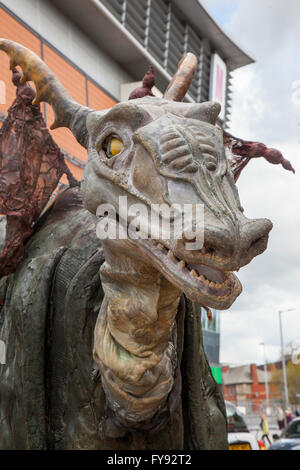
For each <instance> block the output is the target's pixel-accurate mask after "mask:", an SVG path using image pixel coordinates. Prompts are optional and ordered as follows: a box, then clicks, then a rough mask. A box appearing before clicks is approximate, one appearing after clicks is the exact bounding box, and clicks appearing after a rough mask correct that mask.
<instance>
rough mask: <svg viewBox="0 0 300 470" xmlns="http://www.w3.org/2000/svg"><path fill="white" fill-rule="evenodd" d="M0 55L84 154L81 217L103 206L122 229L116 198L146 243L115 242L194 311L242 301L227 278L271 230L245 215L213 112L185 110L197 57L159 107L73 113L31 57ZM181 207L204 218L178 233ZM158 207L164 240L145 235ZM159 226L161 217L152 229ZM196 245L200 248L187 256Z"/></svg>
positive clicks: (131, 105) (146, 104)
mask: <svg viewBox="0 0 300 470" xmlns="http://www.w3.org/2000/svg"><path fill="white" fill-rule="evenodd" d="M0 49H2V50H4V51H5V52H6V53H7V54H8V55H9V56H10V65H11V68H14V67H16V66H17V65H20V66H21V68H22V70H23V79H22V80H23V81H24V82H25V81H26V80H33V81H34V82H35V85H36V89H37V96H36V98H35V101H34V103H39V102H41V101H47V102H48V103H49V104H50V105H51V106H52V107H53V109H54V112H55V123H54V124H53V125H52V126H51V127H52V128H56V127H62V126H65V127H68V128H69V129H70V130H71V131H72V132H73V134H74V135H75V137H76V138H77V140H78V141H79V142H80V143H81V145H83V146H84V147H86V148H87V149H88V162H87V164H86V167H85V170H84V176H83V181H82V184H81V186H82V193H83V197H84V201H85V205H86V207H87V209H88V210H89V211H91V212H92V213H94V214H96V213H97V209H98V207H99V206H100V205H103V204H110V205H111V206H112V207H114V209H115V213H116V214H117V217H118V223H119V224H120V225H122V224H123V225H124V224H125V225H126V224H128V223H132V220H133V219H134V217H133V216H131V217H130V216H129V217H128V219H127V220H125V221H124V218H123V217H122V216H121V214H120V213H119V207H120V204H119V203H120V198H124V197H125V196H126V201H127V202H126V203H127V211H128V214H130V209H131V207H133V205H137V204H138V205H143V207H146V208H147V214H148V215H147V216H145V217H144V219H145V220H144V222H145V224H146V225H147V224H148V236H146V237H139V238H134V239H133V238H128V239H127V240H122V241H118V242H119V243H122V244H125V245H127V246H128V247H131V250H132V253H133V256H137V255H139V257H141V258H142V259H143V260H146V261H147V263H148V264H149V265H151V266H153V268H154V269H156V270H158V271H160V272H161V274H162V275H163V276H164V277H165V278H166V279H167V280H168V281H169V282H171V284H173V285H174V286H175V287H177V288H178V289H179V290H181V291H183V292H184V293H185V294H186V295H187V297H188V298H190V299H191V300H193V301H195V302H196V303H199V304H201V305H204V306H208V307H213V308H217V309H226V308H229V307H230V305H231V304H232V302H233V301H234V300H235V299H236V297H237V296H238V295H239V293H240V292H241V285H240V282H239V280H238V279H237V277H236V276H235V274H233V271H236V270H239V269H240V268H241V267H242V266H244V265H246V264H247V263H249V262H250V261H251V260H252V259H253V257H255V256H256V255H258V254H260V253H262V252H263V251H264V250H265V249H266V246H267V241H268V234H269V231H270V230H271V228H272V224H271V222H270V221H269V220H267V219H255V220H250V219H248V218H246V217H245V215H244V214H243V209H242V207H241V204H240V201H239V196H238V191H237V188H236V185H235V182H234V178H233V174H232V171H231V168H230V163H229V162H228V160H227V158H226V155H225V149H224V142H223V131H222V129H220V128H219V127H218V126H217V125H216V122H217V117H218V114H219V112H220V106H219V104H218V103H211V102H206V103H200V104H191V103H184V102H182V100H183V98H184V96H185V94H186V92H187V90H188V88H189V85H190V83H191V81H192V78H193V75H194V71H195V69H196V64H197V61H196V58H195V56H193V54H187V55H186V56H185V58H184V59H183V60H182V61H181V62H180V64H179V66H178V71H177V73H176V74H175V76H174V78H173V79H172V81H171V83H170V85H169V87H168V89H167V91H166V92H165V95H164V97H163V98H157V97H153V96H146V97H143V98H139V99H133V100H130V101H128V102H123V103H119V104H116V105H115V106H114V107H113V108H112V109H110V110H106V111H93V110H91V109H89V108H86V107H83V106H81V105H79V104H78V103H76V102H75V101H74V100H73V99H72V98H71V97H70V95H69V94H68V93H67V92H66V90H65V89H64V88H63V87H62V85H61V84H60V82H59V81H58V80H57V78H56V77H55V76H54V74H53V73H52V72H51V70H50V69H49V68H48V67H47V65H46V64H45V63H44V62H43V61H41V59H40V58H39V57H38V56H36V55H35V54H34V53H33V52H31V51H29V50H28V49H26V48H24V47H23V46H21V45H19V44H17V43H14V42H12V41H8V40H5V39H0ZM185 205H190V206H191V207H192V212H193V210H194V209H195V210H196V207H197V206H198V207H202V213H203V218H201V223H199V224H198V223H197V221H196V222H195V220H194V218H193V217H191V218H190V220H189V219H188V217H187V218H186V220H185V223H184V227H182V230H180V229H179V231H178V225H177V224H176V220H177V219H176V214H177V212H178V208H184V207H185ZM157 207H164V208H167V209H169V213H168V215H169V216H170V217H169V220H170V231H169V234H168V236H167V237H165V236H164V233H162V231H161V230H159V231H158V232H157V230H156V229H157V227H151V220H152V223H153V224H154V221H153V220H154V219H153V218H149V214H150V212H151V210H154V212H155V210H156V209H155V208H157ZM174 208H176V210H177V212H176V210H175V209H174ZM167 212H168V211H167ZM164 217H165V215H164V212H163V213H161V212H159V213H158V219H155V220H156V223H157V220H158V224H159V226H161V223H162V222H163V219H164ZM146 219H147V220H146ZM140 220H141V219H140ZM149 220H150V222H149ZM203 221H204V223H203ZM123 228H124V229H125V230H127V226H125V227H123ZM155 230H156V231H155ZM153 232H155V233H156V236H153ZM194 239H196V240H198V239H203V241H204V242H203V244H202V245H201V246H200V245H199V246H198V247H197V246H196V248H194V249H190V248H189V245H190V244H191V243H192V242H193V240H194Z"/></svg>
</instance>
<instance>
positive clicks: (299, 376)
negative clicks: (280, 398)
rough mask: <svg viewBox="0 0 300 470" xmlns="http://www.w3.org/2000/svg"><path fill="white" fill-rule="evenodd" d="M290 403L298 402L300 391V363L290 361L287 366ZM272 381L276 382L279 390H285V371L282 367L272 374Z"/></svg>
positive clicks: (275, 384) (275, 385)
mask: <svg viewBox="0 0 300 470" xmlns="http://www.w3.org/2000/svg"><path fill="white" fill-rule="evenodd" d="M286 375H287V383H288V392H289V403H291V404H292V405H296V404H298V399H297V394H299V393H300V364H293V362H292V361H289V362H288V364H287V367H286ZM270 382H271V383H273V384H274V387H276V388H277V390H278V392H280V391H282V390H283V373H282V369H276V370H275V371H274V372H272V374H271V378H270Z"/></svg>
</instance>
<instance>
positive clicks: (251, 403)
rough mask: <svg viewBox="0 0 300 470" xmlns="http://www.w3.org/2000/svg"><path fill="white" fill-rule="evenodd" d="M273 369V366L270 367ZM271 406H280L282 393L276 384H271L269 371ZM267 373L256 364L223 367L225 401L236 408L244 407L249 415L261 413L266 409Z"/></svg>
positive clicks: (269, 372)
mask: <svg viewBox="0 0 300 470" xmlns="http://www.w3.org/2000/svg"><path fill="white" fill-rule="evenodd" d="M269 369H271V365H269ZM266 374H267V381H268V384H269V403H270V406H274V405H276V404H279V403H280V401H281V393H279V392H278V391H277V387H276V385H275V384H274V383H270V376H271V371H270V370H268V372H267V373H266ZM265 379H266V377H265V372H264V370H261V369H259V368H258V367H257V366H256V364H247V365H242V366H237V367H228V366H226V367H222V385H223V394H224V398H225V400H228V401H230V402H232V403H234V404H235V405H236V406H240V407H244V408H245V410H246V412H247V413H259V412H260V411H262V409H263V408H265V407H266V403H267V394H266V387H265Z"/></svg>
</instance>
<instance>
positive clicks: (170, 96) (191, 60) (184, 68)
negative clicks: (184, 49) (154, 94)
mask: <svg viewBox="0 0 300 470" xmlns="http://www.w3.org/2000/svg"><path fill="white" fill-rule="evenodd" d="M196 68H197V57H196V56H195V55H194V54H192V53H191V52H188V53H187V54H186V55H185V56H184V57H183V59H181V61H180V62H179V64H178V69H177V72H176V73H175V75H174V77H173V78H172V80H171V81H170V83H169V86H168V88H167V89H166V91H165V94H164V98H165V99H166V100H170V101H182V100H183V99H184V97H185V94H186V93H187V91H188V89H189V86H190V84H191V83H192V80H193V78H194V74H195V71H196Z"/></svg>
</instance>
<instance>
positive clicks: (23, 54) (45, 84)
mask: <svg viewBox="0 0 300 470" xmlns="http://www.w3.org/2000/svg"><path fill="white" fill-rule="evenodd" d="M0 50H3V51H4V52H6V54H7V55H8V56H9V58H10V69H11V70H12V69H14V68H15V67H16V66H17V65H19V66H20V67H21V68H22V71H23V76H22V78H21V83H25V82H27V81H33V82H34V84H35V86H36V97H35V99H34V100H33V103H32V104H33V105H38V104H39V103H41V102H42V101H46V102H47V103H49V104H50V105H51V106H52V108H53V110H54V114H55V120H54V123H53V124H52V125H51V127H50V129H56V128H57V127H67V128H69V129H70V130H71V131H72V133H73V134H74V136H75V137H76V139H77V140H78V142H79V143H80V144H81V145H82V146H83V147H86V146H87V135H88V134H87V127H86V117H87V114H88V113H90V112H91V111H92V110H91V109H90V108H87V107H85V106H82V105H80V104H79V103H77V102H76V101H74V100H73V98H72V97H71V96H70V95H69V93H68V92H67V91H66V89H65V88H64V87H63V86H62V84H61V83H60V81H59V80H58V78H57V77H56V76H55V75H54V73H53V72H52V71H51V70H50V69H49V67H48V66H47V65H46V64H45V62H44V61H43V60H41V59H40V57H38V56H37V55H36V54H35V53H34V52H32V51H30V50H29V49H27V48H26V47H24V46H22V45H21V44H18V43H16V42H13V41H9V40H8V39H0Z"/></svg>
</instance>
